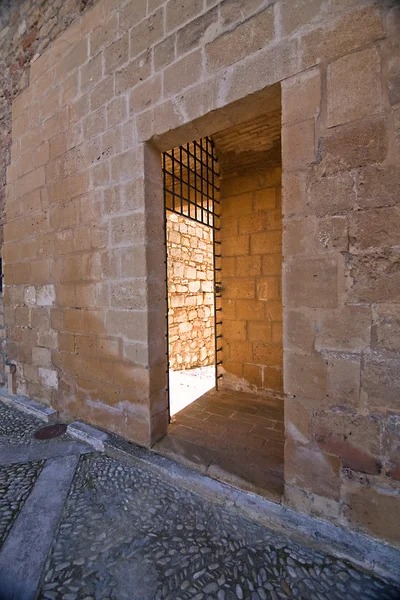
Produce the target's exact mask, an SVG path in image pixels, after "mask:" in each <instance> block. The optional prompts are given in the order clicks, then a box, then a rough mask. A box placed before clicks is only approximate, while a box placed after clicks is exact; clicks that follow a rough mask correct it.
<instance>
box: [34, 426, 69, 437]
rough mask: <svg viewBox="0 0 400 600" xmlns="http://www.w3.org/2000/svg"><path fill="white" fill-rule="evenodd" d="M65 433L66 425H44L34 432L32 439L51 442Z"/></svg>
mask: <svg viewBox="0 0 400 600" xmlns="http://www.w3.org/2000/svg"><path fill="white" fill-rule="evenodd" d="M66 431H67V425H65V424H64V423H56V424H55V425H45V426H44V427H41V428H40V429H37V430H36V431H35V435H34V437H35V438H36V439H37V440H51V439H53V438H56V437H60V435H63V433H65V432H66Z"/></svg>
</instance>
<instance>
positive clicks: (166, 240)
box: [163, 154, 171, 421]
mask: <svg viewBox="0 0 400 600" xmlns="http://www.w3.org/2000/svg"><path fill="white" fill-rule="evenodd" d="M165 165H166V156H165V154H163V178H164V244H165V303H166V315H165V321H166V327H165V343H166V356H167V373H166V375H167V389H166V394H167V405H168V421H171V410H170V396H169V323H168V316H169V302H168V232H167V193H166V187H167V172H166V166H165Z"/></svg>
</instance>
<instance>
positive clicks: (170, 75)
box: [163, 50, 203, 97]
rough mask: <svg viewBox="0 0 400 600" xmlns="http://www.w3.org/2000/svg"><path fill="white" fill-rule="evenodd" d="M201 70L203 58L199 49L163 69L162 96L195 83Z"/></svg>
mask: <svg viewBox="0 0 400 600" xmlns="http://www.w3.org/2000/svg"><path fill="white" fill-rule="evenodd" d="M202 70H203V58H202V53H201V51H200V50H196V51H194V52H192V53H191V54H189V55H187V56H185V57H184V58H181V59H180V60H178V61H177V62H175V63H174V64H173V65H171V66H170V67H167V68H166V69H165V70H164V79H163V86H164V87H163V92H164V97H167V96H170V95H172V94H177V93H178V92H180V91H181V90H183V89H184V88H186V87H188V86H190V85H192V84H193V83H195V82H196V81H197V80H198V79H199V78H200V76H201V73H202Z"/></svg>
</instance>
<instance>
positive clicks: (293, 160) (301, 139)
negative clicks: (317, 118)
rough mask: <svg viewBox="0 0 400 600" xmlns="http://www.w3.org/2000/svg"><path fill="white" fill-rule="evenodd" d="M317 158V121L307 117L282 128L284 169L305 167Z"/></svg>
mask: <svg viewBox="0 0 400 600" xmlns="http://www.w3.org/2000/svg"><path fill="white" fill-rule="evenodd" d="M314 160H315V123H314V119H307V120H306V121H301V122H300V123H292V124H290V125H284V126H283V128H282V165H283V169H288V170H293V169H300V168H304V167H306V166H307V165H310V164H311V163H313V162H314Z"/></svg>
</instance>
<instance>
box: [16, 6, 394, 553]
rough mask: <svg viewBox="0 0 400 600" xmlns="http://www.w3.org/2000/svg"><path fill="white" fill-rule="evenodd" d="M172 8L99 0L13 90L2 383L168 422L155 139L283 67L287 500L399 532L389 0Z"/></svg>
mask: <svg viewBox="0 0 400 600" xmlns="http://www.w3.org/2000/svg"><path fill="white" fill-rule="evenodd" d="M182 6H183V4H182V2H177V1H176V0H168V1H167V0H165V1H162V0H148V2H145V1H144V0H140V1H138V0H132V1H131V2H125V1H123V0H98V2H97V3H96V5H95V6H94V7H93V8H91V9H90V11H87V12H86V13H85V14H84V15H83V16H82V17H81V18H80V19H79V20H78V21H76V22H75V23H74V24H73V25H71V26H70V27H69V28H68V29H67V30H66V31H65V32H64V33H63V34H61V35H60V36H59V37H58V38H57V39H56V40H55V41H54V42H53V43H52V44H51V45H50V47H49V48H48V49H47V50H46V51H45V52H44V53H43V54H42V55H41V56H40V57H39V58H38V59H37V60H35V62H33V63H32V66H31V71H30V85H29V87H28V88H27V89H25V90H24V91H23V92H22V93H21V94H20V95H19V96H18V97H17V98H16V99H15V100H14V103H13V128H12V151H11V156H12V162H11V165H10V166H9V168H8V170H7V200H6V203H7V223H6V225H5V246H4V259H5V283H6V288H5V293H4V304H5V316H6V323H7V327H8V336H9V338H8V339H9V342H8V352H9V358H10V359H11V360H13V361H15V362H16V363H17V364H18V381H19V386H20V389H21V390H24V391H25V393H27V394H29V395H31V396H32V397H34V398H36V399H38V400H40V401H44V402H48V403H51V404H52V405H53V406H55V408H57V409H59V410H60V412H61V413H63V414H64V415H66V416H68V417H69V418H74V417H78V418H81V419H83V420H86V421H89V422H91V423H94V424H96V425H99V426H103V427H107V428H108V429H111V430H114V431H117V432H118V433H119V434H121V435H123V436H126V437H128V438H130V439H132V440H134V441H136V442H139V443H141V444H146V445H151V444H152V443H153V442H154V441H155V440H156V439H158V438H160V436H162V435H164V434H165V432H166V430H167V426H168V407H167V400H166V396H165V383H166V362H165V361H166V347H165V337H164V335H165V311H166V302H165V298H166V290H165V284H164V275H165V264H164V261H165V248H164V244H163V239H164V236H163V225H164V211H163V187H162V178H161V164H160V151H164V150H167V149H169V148H172V147H176V146H179V145H180V144H182V143H186V142H188V141H191V140H193V139H198V138H199V137H202V136H205V135H212V134H213V133H215V132H217V131H220V130H222V129H224V127H229V126H230V125H232V124H235V122H236V123H239V122H241V121H244V120H248V119H250V118H251V114H250V113H251V112H257V111H258V116H259V115H260V113H262V112H263V110H264V111H265V109H266V108H267V107H268V103H269V100H268V93H269V90H270V89H271V88H273V87H274V86H275V84H279V83H280V82H281V85H282V109H283V112H282V122H283V128H282V211H283V216H284V229H283V238H282V243H283V256H284V265H283V276H282V296H283V324H284V358H283V362H284V392H285V394H286V396H287V399H286V400H285V419H286V454H285V480H286V482H285V502H286V503H288V504H290V505H291V506H293V507H295V508H296V509H297V510H303V511H306V512H310V513H313V514H318V515H319V516H322V517H324V518H329V519H332V520H335V521H336V522H338V523H341V524H342V525H344V526H346V527H351V528H353V529H357V530H361V531H364V532H367V533H369V534H370V535H373V536H376V537H379V538H382V539H385V540H388V541H392V542H395V541H396V540H397V541H398V539H400V531H399V528H400V519H399V517H398V510H397V506H398V502H399V458H400V457H399V448H398V437H399V436H398V427H399V422H400V420H399V415H400V406H399V389H400V380H399V375H398V374H399V372H400V348H399V345H398V342H397V340H398V339H399V336H398V335H397V336H396V334H394V335H393V334H392V332H396V331H397V330H398V328H399V322H398V311H399V304H400V270H399V260H400V259H399V252H398V248H399V231H400V217H399V210H398V206H397V205H398V195H397V192H398V188H399V167H400V164H399V160H400V158H399V157H400V96H399V56H400V49H399V41H398V40H399V39H400V15H399V10H400V7H399V5H398V2H390V1H383V0H382V1H378V0H376V1H373V0H354V1H353V2H349V1H348V0H339V1H336V0H335V1H333V0H324V1H322V0H321V1H318V0H317V1H316V2H308V1H306V0H295V1H293V0H276V1H272V2H271V0H254V1H253V0H252V1H251V2H247V1H246V2H237V0H235V1H234V2H233V1H231V0H223V1H217V0H207V2H199V0H189V1H188V2H185V3H184V8H182ZM260 98H261V100H260Z"/></svg>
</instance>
